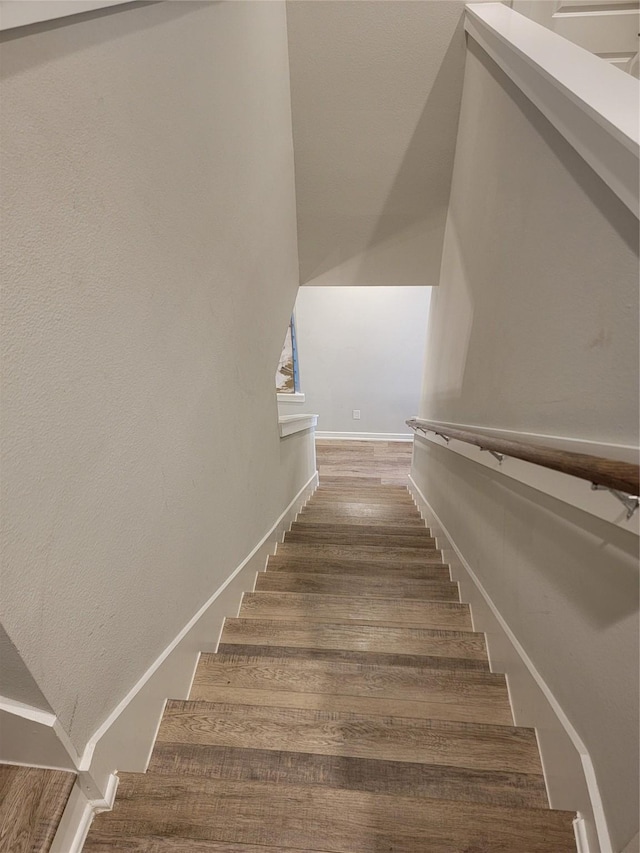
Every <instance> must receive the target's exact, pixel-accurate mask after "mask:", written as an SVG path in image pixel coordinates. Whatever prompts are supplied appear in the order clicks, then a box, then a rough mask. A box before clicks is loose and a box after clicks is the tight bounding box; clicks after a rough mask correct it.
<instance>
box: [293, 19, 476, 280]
mask: <svg viewBox="0 0 640 853" xmlns="http://www.w3.org/2000/svg"><path fill="white" fill-rule="evenodd" d="M368 5H369V4H362V6H363V9H364V8H365V7H367V6H368ZM410 5H411V4H410ZM426 5H427V6H429V5H435V6H436V7H437V6H439V5H440V4H439V3H436V4H426ZM405 6H406V4H404V3H398V4H397V8H398V12H397V14H401V13H402V11H403V7H405ZM424 14H425V13H422V20H424ZM430 14H432V15H434V24H438V23H440V25H442V22H439V19H438V18H436V15H435V13H434V12H431V13H430ZM463 15H464V7H463V6H462V5H460V6H459V19H458V21H457V24H456V27H455V31H454V32H453V35H452V37H451V40H450V42H449V44H448V47H447V48H446V51H445V53H444V56H443V59H442V62H441V63H440V66H439V67H438V69H437V73H436V74H435V77H434V80H433V83H432V85H431V87H430V90H429V93H428V96H427V99H426V102H425V104H424V107H423V108H422V110H421V112H420V113H419V118H418V121H417V124H416V125H415V127H414V128H413V130H412V131H411V130H409V129H407V133H406V147H404V146H403V140H402V138H401V139H400V142H399V143H398V141H397V140H398V137H399V136H401V134H402V130H399V126H400V127H401V124H402V121H403V120H404V115H406V113H407V112H408V109H410V110H411V112H416V114H417V109H415V107H418V105H417V104H416V105H415V107H414V105H413V104H412V105H411V106H410V107H409V108H408V109H405V108H399V109H398V108H396V107H395V105H390V104H389V96H388V94H387V95H386V96H385V95H384V94H383V95H381V97H380V102H376V101H375V100H373V99H372V101H371V103H372V104H373V106H369V105H368V104H367V105H365V106H364V107H363V108H362V109H360V111H359V112H358V111H357V110H354V112H355V113H356V118H357V122H358V124H357V126H356V127H355V129H354V128H352V127H351V125H350V122H351V121H352V118H351V117H350V118H345V117H344V116H343V115H341V114H340V112H341V111H340V110H339V109H333V108H332V107H331V105H330V106H329V108H328V109H326V110H325V113H327V115H325V124H326V125H330V124H331V122H335V123H337V125H338V127H337V128H336V129H335V131H334V132H335V133H337V134H338V138H337V139H336V138H335V137H334V136H333V135H332V134H331V133H329V132H327V139H328V144H329V146H330V147H331V148H332V156H333V158H334V160H336V161H338V160H340V159H343V158H344V157H347V158H354V160H356V158H358V157H360V159H359V161H356V162H354V163H353V175H355V177H351V176H350V178H349V180H353V183H354V186H353V188H347V189H344V190H339V192H343V195H342V198H343V200H344V201H343V203H342V205H340V200H339V199H338V200H337V204H338V205H340V207H341V208H342V209H334V208H332V207H331V204H332V203H336V198H335V197H331V200H330V201H328V202H327V203H325V204H323V203H322V202H321V203H320V204H319V205H317V206H316V207H315V208H314V209H313V211H312V212H309V213H307V209H308V210H309V211H311V204H310V203H309V204H307V203H306V199H305V197H304V196H306V195H309V196H310V195H311V189H309V190H307V188H306V185H307V183H309V184H311V183H312V181H311V180H310V179H309V178H307V175H306V171H307V168H306V167H307V163H306V161H307V158H308V161H309V163H311V161H312V159H315V157H314V147H313V146H314V145H316V144H317V141H316V140H312V141H310V140H309V138H308V136H310V130H311V129H312V128H310V124H311V122H312V119H306V118H303V119H302V120H301V121H300V125H299V131H298V133H297V134H296V133H295V131H296V112H295V103H296V101H295V98H294V138H295V141H296V149H297V156H298V158H299V159H298V161H297V162H298V166H299V168H300V169H301V171H300V176H301V185H302V193H303V197H302V199H301V200H300V198H299V229H300V241H301V252H300V281H301V283H302V284H376V285H385V284H386V285H393V284H415V285H435V284H437V283H438V274H439V270H440V257H441V252H442V242H443V238H444V229H445V222H446V214H447V207H448V203H449V194H450V185H451V174H452V171H453V159H454V154H455V139H456V130H457V123H458V113H459V103H460V94H461V91H462V80H463V72H464V58H465V41H464V22H463ZM445 29H446V27H445ZM294 33H295V30H294ZM323 59H324V58H323ZM294 61H295V60H294ZM316 61H317V60H316ZM348 61H349V60H345V62H348ZM294 70H295V66H294ZM294 79H295V78H294ZM302 86H304V83H303V84H301V88H302ZM423 88H424V87H423ZM410 100H411V99H410V98H408V99H407V102H408V103H410ZM418 109H419V107H418ZM403 114H404V115H403ZM354 120H355V119H354ZM381 122H382V124H380V123H381ZM349 137H350V138H351V142H349ZM345 139H346V140H347V141H346V142H345ZM398 147H403V149H404V150H403V152H399V151H397V149H398ZM394 155H397V157H398V168H397V171H396V174H395V176H394V177H393V178H392V179H391V178H390V180H391V181H392V182H391V187H390V189H389V191H388V194H387V196H386V199H385V200H384V202H383V204H381V205H378V204H377V203H376V201H375V194H376V188H380V187H381V185H382V186H383V185H384V183H385V182H386V181H385V175H384V174H382V175H380V174H376V170H377V169H378V168H380V167H382V169H386V168H388V167H387V163H388V162H389V160H390V159H391V161H392V163H393V158H394ZM302 163H304V168H305V174H304V176H302V166H301V164H302ZM311 168H312V166H311V165H310V166H309V169H311ZM324 168H326V169H327V172H326V173H325V177H326V176H327V174H328V170H329V169H330V170H331V171H332V172H335V173H334V174H331V175H330V178H331V180H332V181H335V180H336V176H337V175H338V170H339V168H340V166H335V168H334V167H333V165H332V164H329V166H325V167H324ZM358 172H359V175H358ZM319 174H320V177H321V175H322V170H320V173H319ZM315 179H316V180H317V179H318V175H316V176H315ZM360 182H362V183H360ZM365 184H368V186H365ZM299 192H300V189H299ZM323 208H324V209H323ZM363 210H364V211H366V212H362V211H363ZM369 211H373V212H369ZM394 269H397V270H399V271H402V272H401V273H400V275H404V278H403V280H402V281H397V280H393V270H394ZM329 273H333V275H328V274H329ZM324 276H326V280H322V281H320V280H319V279H322V278H323V277H324ZM381 277H382V278H384V280H381ZM387 277H388V278H389V280H387ZM404 279H410V280H404Z"/></svg>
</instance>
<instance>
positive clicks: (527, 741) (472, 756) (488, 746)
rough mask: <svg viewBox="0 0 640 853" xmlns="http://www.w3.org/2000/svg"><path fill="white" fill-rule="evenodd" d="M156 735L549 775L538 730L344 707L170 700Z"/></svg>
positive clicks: (179, 740)
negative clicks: (353, 710)
mask: <svg viewBox="0 0 640 853" xmlns="http://www.w3.org/2000/svg"><path fill="white" fill-rule="evenodd" d="M157 739H158V741H159V742H166V741H171V742H173V743H185V744H192V743H199V744H210V745H213V746H232V747H247V748H250V749H276V750H282V751H292V752H305V753H314V754H320V755H336V756H349V757H352V758H377V759H381V760H388V761H409V762H413V763H418V764H443V765H447V766H451V767H468V768H471V769H475V770H498V771H508V772H512V773H534V774H541V773H542V767H541V765H540V758H539V755H538V744H537V741H536V736H535V732H534V731H533V729H525V728H522V727H520V728H516V727H513V726H490V725H485V724H478V723H475V724H474V723H460V722H447V721H441V720H424V719H412V718H407V717H399V718H395V717H383V716H379V715H375V716H368V715H364V714H353V713H347V712H344V711H342V712H338V711H329V710H327V711H321V710H312V709H300V708H277V707H271V708H265V707H263V706H262V705H237V704H230V705H227V704H224V703H220V702H202V701H200V702H198V701H193V700H186V701H170V702H169V703H168V704H167V707H166V709H165V713H164V716H163V719H162V723H161V725H160V729H159V731H158V738H157Z"/></svg>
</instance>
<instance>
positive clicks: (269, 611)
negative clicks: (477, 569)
mask: <svg viewBox="0 0 640 853" xmlns="http://www.w3.org/2000/svg"><path fill="white" fill-rule="evenodd" d="M573 818H574V815H573V814H571V813H568V812H560V811H552V810H550V809H549V807H548V801H547V796H546V791H545V785H544V779H543V776H542V768H541V764H540V756H539V752H538V746H537V741H536V735H535V732H534V731H533V730H532V729H526V728H518V727H514V725H513V719H512V715H511V708H510V704H509V695H508V692H507V685H506V682H505V678H504V676H503V675H501V674H498V673H492V672H491V670H490V668H489V664H488V661H487V653H486V648H485V641H484V636H483V635H482V634H478V633H475V632H474V631H473V627H472V622H471V614H470V611H469V607H468V605H466V604H464V603H461V602H460V600H459V595H458V586H457V584H455V583H452V581H451V580H450V575H449V570H448V568H447V566H446V565H444V564H443V562H442V556H441V553H440V551H438V550H437V549H436V545H435V541H434V539H433V538H432V537H431V535H430V532H429V531H428V530H427V529H426V528H425V526H424V523H423V522H422V520H421V518H420V516H419V514H418V512H417V510H416V508H415V506H414V504H413V502H412V500H411V497H410V495H409V493H408V491H407V490H406V488H404V487H402V486H399V485H393V484H384V483H382V481H381V479H380V478H371V477H361V476H353V477H335V478H325V477H323V478H322V482H321V486H320V488H319V489H318V491H317V492H316V494H315V495H314V497H313V498H312V499H311V500H310V501H309V503H308V504H307V506H306V507H305V508H304V510H303V511H302V512H301V513H300V514H299V516H298V520H297V521H296V522H295V523H294V524H293V525H292V529H291V531H290V532H289V533H287V534H286V535H285V540H284V543H283V544H282V545H279V546H278V549H277V553H276V555H275V556H274V557H270V558H269V561H268V565H267V571H266V572H261V573H259V574H258V576H257V580H256V585H255V592H251V593H247V594H245V596H244V598H243V602H242V606H241V608H240V613H239V616H238V618H237V619H227V620H226V622H225V626H224V630H223V633H222V638H221V642H220V646H219V649H218V652H217V653H216V654H204V655H202V656H201V659H200V663H199V666H198V669H197V673H196V678H195V682H194V685H193V689H192V692H191V698H190V699H189V700H188V701H170V702H169V703H168V705H167V708H166V712H165V715H164V718H163V721H162V724H161V726H160V730H159V733H158V738H157V742H156V746H155V749H154V752H153V756H152V760H151V764H150V766H149V770H148V772H147V773H146V774H144V775H143V774H123V776H122V780H121V783H120V787H119V789H118V796H117V801H116V805H115V808H114V809H113V811H112V812H109V813H105V814H102V815H99V816H98V817H97V818H96V820H95V821H94V824H93V827H92V829H91V832H90V835H89V838H88V840H87V843H86V845H85V853H106V851H136V853H142V851H153V853H170V851H171V853H174V851H189V853H223V852H224V853H277V851H281V850H282V851H289V853H302V851H324V852H325V853H329V851H332V853H333V851H335V852H336V853H338V851H339V852H340V853H383V851H385V853H387V851H393V853H421V851H424V853H498V851H504V853H565V851H566V853H569V851H572V853H575V849H576V848H575V841H574V833H573V828H572V819H573Z"/></svg>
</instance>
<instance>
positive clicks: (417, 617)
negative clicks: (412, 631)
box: [239, 592, 472, 631]
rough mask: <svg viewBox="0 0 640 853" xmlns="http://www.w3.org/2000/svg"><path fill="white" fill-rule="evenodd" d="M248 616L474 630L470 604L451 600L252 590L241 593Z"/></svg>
mask: <svg viewBox="0 0 640 853" xmlns="http://www.w3.org/2000/svg"><path fill="white" fill-rule="evenodd" d="M239 615H240V616H242V617H244V618H245V619H251V618H254V617H257V618H259V619H277V618H282V619H308V620H310V621H312V622H348V623H349V622H355V623H358V624H372V623H374V624H375V623H376V622H382V623H383V624H385V625H400V626H406V627H409V628H444V629H453V630H457V631H460V630H469V631H471V630H472V625H471V616H470V612H469V605H468V604H458V603H457V602H450V601H414V600H411V599H393V598H364V597H359V596H349V595H319V594H315V593H312V594H307V593H302V592H280V593H276V592H249V593H245V594H244V595H243V597H242V604H241V605H240V613H239Z"/></svg>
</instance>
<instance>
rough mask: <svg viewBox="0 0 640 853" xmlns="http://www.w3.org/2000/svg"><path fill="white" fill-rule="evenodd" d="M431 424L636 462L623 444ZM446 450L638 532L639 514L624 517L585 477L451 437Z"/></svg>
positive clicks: (434, 440) (432, 438)
mask: <svg viewBox="0 0 640 853" xmlns="http://www.w3.org/2000/svg"><path fill="white" fill-rule="evenodd" d="M433 423H438V424H439V425H441V426H442V428H443V430H446V427H447V426H448V427H453V428H456V429H474V430H480V431H482V432H483V433H485V434H486V435H487V436H492V437H496V438H506V439H509V440H513V441H532V442H534V443H538V444H541V445H543V444H545V443H547V444H548V443H552V444H554V445H555V446H556V447H557V446H559V445H561V444H562V443H563V442H564V444H565V446H566V449H567V450H572V451H574V452H581V453H590V454H593V455H594V456H608V457H611V458H622V459H626V460H627V461H632V459H633V455H634V454H635V456H636V461H637V454H638V450H637V449H636V448H633V447H630V446H627V445H619V444H602V443H596V442H587V441H580V440H578V439H569V438H565V439H561V438H560V437H556V436H548V435H539V434H536V433H523V432H511V431H510V430H498V429H485V428H481V427H476V426H468V425H466V424H451V423H449V424H448V423H445V422H444V421H434V422H433ZM415 435H416V439H418V440H419V441H425V442H428V443H430V444H437V445H438V446H440V447H441V446H442V445H443V439H441V438H439V437H438V436H437V435H436V434H435V433H431V432H429V433H427V434H426V435H423V434H422V433H416V434H415ZM447 449H448V450H450V451H451V452H452V453H457V454H458V455H459V456H464V457H465V458H466V459H469V460H470V461H472V462H475V463H476V464H478V465H483V466H484V467H485V468H491V469H492V470H493V471H497V472H498V473H500V474H502V475H503V476H504V477H509V478H510V479H513V480H517V481H518V482H520V483H524V484H525V485H527V486H530V487H531V488H533V489H537V490H538V491H539V492H543V493H544V494H547V495H551V496H552V497H554V498H556V499H557V500H560V501H563V502H564V503H567V504H569V505H570V506H575V507H578V508H579V509H581V510H583V511H584V512H588V513H589V514H590V515H595V516H596V517H597V518H601V519H603V520H604V521H607V522H609V523H610V524H615V525H616V527H620V528H622V529H623V530H627V531H629V532H630V533H635V535H636V536H638V535H640V513H637V512H636V513H635V514H634V515H633V517H632V518H630V519H628V518H627V513H626V510H625V509H624V507H623V506H622V504H621V503H620V502H619V501H618V500H617V499H616V498H615V497H613V495H610V494H609V492H607V491H593V490H592V489H591V487H590V485H589V483H588V482H587V481H586V480H582V479H580V478H579V477H572V476H571V475H570V474H563V473H562V472H561V471H552V470H551V469H549V468H545V467H544V466H542V465H534V464H533V463H532V462H524V461H523V460H522V459H514V458H513V457H509V456H507V457H505V459H504V460H503V461H502V463H500V462H498V460H497V459H495V458H494V457H493V456H491V454H490V453H483V452H482V451H481V450H480V448H478V447H476V446H475V445H474V444H467V443H466V442H464V441H459V440H458V439H455V438H451V439H450V440H449V442H448V444H447Z"/></svg>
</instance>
